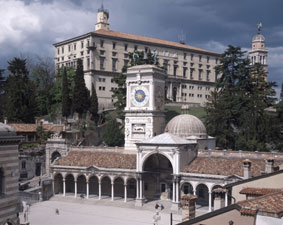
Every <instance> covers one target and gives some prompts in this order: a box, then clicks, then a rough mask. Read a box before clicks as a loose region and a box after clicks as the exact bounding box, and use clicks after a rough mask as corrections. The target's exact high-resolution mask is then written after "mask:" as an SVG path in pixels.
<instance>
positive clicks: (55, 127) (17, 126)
mask: <svg viewBox="0 0 283 225" xmlns="http://www.w3.org/2000/svg"><path fill="white" fill-rule="evenodd" d="M8 125H9V126H11V127H13V128H14V130H15V131H16V132H36V128H37V127H38V126H39V125H38V124H35V123H33V124H28V123H10V124H8ZM42 127H43V129H44V130H46V131H50V132H62V131H63V128H64V125H60V124H42Z"/></svg>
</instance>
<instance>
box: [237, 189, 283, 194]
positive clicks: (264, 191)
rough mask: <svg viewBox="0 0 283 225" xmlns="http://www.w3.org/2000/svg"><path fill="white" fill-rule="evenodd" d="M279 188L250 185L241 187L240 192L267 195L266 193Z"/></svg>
mask: <svg viewBox="0 0 283 225" xmlns="http://www.w3.org/2000/svg"><path fill="white" fill-rule="evenodd" d="M280 190H281V189H276V188H252V187H246V188H243V189H242V190H241V191H240V194H244V195H257V196H262V195H267V194H271V193H274V192H278V191H280Z"/></svg>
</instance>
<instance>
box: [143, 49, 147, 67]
mask: <svg viewBox="0 0 283 225" xmlns="http://www.w3.org/2000/svg"><path fill="white" fill-rule="evenodd" d="M147 61H148V55H147V50H145V51H144V53H143V62H144V64H147Z"/></svg>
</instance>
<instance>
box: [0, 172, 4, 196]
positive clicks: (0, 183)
mask: <svg viewBox="0 0 283 225" xmlns="http://www.w3.org/2000/svg"><path fill="white" fill-rule="evenodd" d="M4 178H5V177H4V171H3V169H2V168H0V194H4V190H5V182H4Z"/></svg>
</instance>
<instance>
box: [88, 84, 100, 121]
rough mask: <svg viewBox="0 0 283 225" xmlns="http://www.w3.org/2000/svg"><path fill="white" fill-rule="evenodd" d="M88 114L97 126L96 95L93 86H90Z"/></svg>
mask: <svg viewBox="0 0 283 225" xmlns="http://www.w3.org/2000/svg"><path fill="white" fill-rule="evenodd" d="M89 112H90V114H91V119H92V120H93V121H94V122H95V124H96V125H97V122H98V99H97V95H96V90H95V87H94V85H93V84H92V85H91V97H90V107H89Z"/></svg>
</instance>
